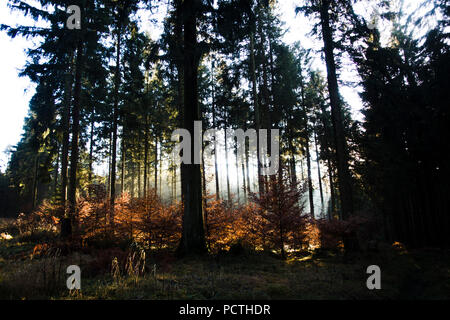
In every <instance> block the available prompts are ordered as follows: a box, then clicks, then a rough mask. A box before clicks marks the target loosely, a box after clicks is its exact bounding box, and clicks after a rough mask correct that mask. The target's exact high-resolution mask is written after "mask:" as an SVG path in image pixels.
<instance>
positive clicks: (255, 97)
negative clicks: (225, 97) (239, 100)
mask: <svg viewBox="0 0 450 320" xmlns="http://www.w3.org/2000/svg"><path fill="white" fill-rule="evenodd" d="M250 66H251V74H252V94H253V107H254V112H255V122H256V123H255V126H256V145H257V148H256V150H257V151H256V163H257V167H258V172H257V182H258V190H259V193H260V194H262V193H263V192H264V184H263V181H262V176H261V162H260V161H259V158H260V150H259V134H258V133H259V129H261V110H260V109H259V101H258V99H259V98H258V92H257V84H256V64H255V35H254V33H253V32H251V33H250Z"/></svg>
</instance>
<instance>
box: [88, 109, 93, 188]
mask: <svg viewBox="0 0 450 320" xmlns="http://www.w3.org/2000/svg"><path fill="white" fill-rule="evenodd" d="M90 124H91V130H90V133H89V172H88V180H89V183H90V184H91V183H92V166H93V163H94V160H93V159H94V110H92V114H91V123H90Z"/></svg>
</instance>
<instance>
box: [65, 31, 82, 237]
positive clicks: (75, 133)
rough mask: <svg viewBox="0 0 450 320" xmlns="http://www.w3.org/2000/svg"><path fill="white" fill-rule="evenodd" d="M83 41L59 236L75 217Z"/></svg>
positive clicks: (68, 229)
mask: <svg viewBox="0 0 450 320" xmlns="http://www.w3.org/2000/svg"><path fill="white" fill-rule="evenodd" d="M83 47H84V46H83V41H82V40H81V39H80V40H79V41H78V45H77V60H76V67H75V68H76V70H75V88H74V99H73V108H72V141H71V153H70V177H69V191H68V200H69V216H68V217H67V218H68V219H69V220H65V222H62V225H61V236H62V237H63V238H67V237H70V236H71V235H72V227H73V224H74V222H75V217H76V205H77V203H76V193H77V168H78V155H79V150H78V140H79V133H80V109H81V80H82V72H83Z"/></svg>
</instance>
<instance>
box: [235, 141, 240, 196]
mask: <svg viewBox="0 0 450 320" xmlns="http://www.w3.org/2000/svg"><path fill="white" fill-rule="evenodd" d="M235 151H236V190H237V203H240V202H241V199H240V197H241V196H240V190H239V163H238V151H237V143H236V147H235Z"/></svg>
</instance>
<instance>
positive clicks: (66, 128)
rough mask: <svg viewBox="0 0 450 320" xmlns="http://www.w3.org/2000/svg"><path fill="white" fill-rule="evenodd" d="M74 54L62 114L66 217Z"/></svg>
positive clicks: (63, 197)
mask: <svg viewBox="0 0 450 320" xmlns="http://www.w3.org/2000/svg"><path fill="white" fill-rule="evenodd" d="M72 82H73V77H72V55H70V57H69V70H68V71H67V73H66V75H65V84H64V86H65V87H64V110H63V114H62V128H63V141H62V151H61V205H62V211H63V215H64V217H66V214H67V213H66V205H67V182H68V167H69V143H70V141H69V135H70V106H71V100H72ZM63 219H64V218H63Z"/></svg>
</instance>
